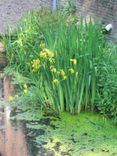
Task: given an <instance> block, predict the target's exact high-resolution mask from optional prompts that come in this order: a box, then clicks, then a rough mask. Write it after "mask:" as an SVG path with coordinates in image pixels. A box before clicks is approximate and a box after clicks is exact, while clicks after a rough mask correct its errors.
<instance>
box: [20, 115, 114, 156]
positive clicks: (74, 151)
mask: <svg viewBox="0 0 117 156" xmlns="http://www.w3.org/2000/svg"><path fill="white" fill-rule="evenodd" d="M20 117H21V114H20ZM20 117H19V118H20ZM23 117H24V114H23ZM33 117H34V115H33ZM26 126H27V129H28V138H29V142H30V145H29V146H30V149H32V151H33V155H34V156H44V155H47V156H117V127H116V126H114V125H113V124H112V122H111V121H110V120H108V119H106V118H103V117H102V116H100V115H97V114H93V113H81V114H79V115H70V114H69V113H62V114H61V115H60V116H59V117H56V116H55V117H52V116H49V115H48V116H43V117H42V118H41V119H40V120H39V119H38V120H37V121H34V120H33V121H32V122H31V121H30V122H28V123H27V124H26ZM32 146H33V147H32ZM34 151H35V153H34ZM37 153H38V154H37Z"/></svg>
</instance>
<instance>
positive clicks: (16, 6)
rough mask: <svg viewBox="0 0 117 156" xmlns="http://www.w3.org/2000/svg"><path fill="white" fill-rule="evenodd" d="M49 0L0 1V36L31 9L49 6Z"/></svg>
mask: <svg viewBox="0 0 117 156" xmlns="http://www.w3.org/2000/svg"><path fill="white" fill-rule="evenodd" d="M50 2H51V0H0V34H4V33H6V31H7V29H8V27H9V26H10V27H13V28H14V27H15V26H16V24H17V22H18V20H19V19H20V18H21V16H22V14H23V13H25V12H26V11H29V10H33V9H40V8H42V7H46V6H44V5H47V6H49V5H50V4H51V3H50Z"/></svg>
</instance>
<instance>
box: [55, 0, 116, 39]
mask: <svg viewBox="0 0 117 156" xmlns="http://www.w3.org/2000/svg"><path fill="white" fill-rule="evenodd" d="M74 1H76V4H77V10H78V12H79V14H80V15H82V16H83V17H87V16H91V17H92V18H93V19H94V20H99V21H101V22H102V23H103V24H104V25H106V24H109V23H112V24H113V26H114V27H113V30H112V32H111V34H110V37H111V38H112V39H114V40H116V41H117V0H74ZM66 2H67V0H58V3H59V6H63V5H64V4H65V3H66Z"/></svg>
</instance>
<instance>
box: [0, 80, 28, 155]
mask: <svg viewBox="0 0 117 156" xmlns="http://www.w3.org/2000/svg"><path fill="white" fill-rule="evenodd" d="M2 93H3V90H2V80H1V79H0V156H29V152H28V150H27V143H26V138H25V133H24V129H23V125H22V123H21V122H19V121H15V122H14V121H13V122H12V121H11V120H10V113H11V110H10V106H9V104H8V102H6V101H4V100H3V98H2Z"/></svg>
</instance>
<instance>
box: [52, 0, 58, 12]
mask: <svg viewBox="0 0 117 156" xmlns="http://www.w3.org/2000/svg"><path fill="white" fill-rule="evenodd" d="M56 9H57V0H52V10H53V11H55V10H56Z"/></svg>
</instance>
